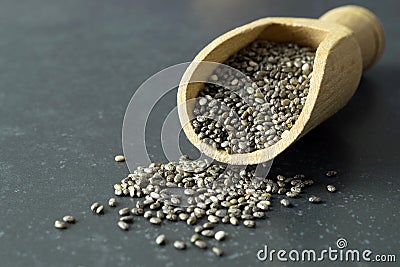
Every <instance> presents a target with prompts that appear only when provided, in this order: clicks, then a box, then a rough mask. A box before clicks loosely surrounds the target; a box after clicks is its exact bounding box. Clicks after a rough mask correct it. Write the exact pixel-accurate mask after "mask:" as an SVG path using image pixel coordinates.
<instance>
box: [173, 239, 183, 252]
mask: <svg viewBox="0 0 400 267" xmlns="http://www.w3.org/2000/svg"><path fill="white" fill-rule="evenodd" d="M174 247H175V248H176V249H179V250H184V249H185V248H186V244H185V242H183V241H180V240H177V241H175V242H174Z"/></svg>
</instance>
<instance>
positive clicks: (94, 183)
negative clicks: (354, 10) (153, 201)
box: [0, 0, 400, 266]
mask: <svg viewBox="0 0 400 267" xmlns="http://www.w3.org/2000/svg"><path fill="white" fill-rule="evenodd" d="M348 3H356V4H357V3H358V4H361V5H363V6H366V7H368V8H369V9H371V10H372V11H374V12H375V13H376V14H377V15H378V16H379V17H380V18H381V20H382V22H383V25H384V27H385V30H386V34H387V46H386V50H385V53H384V55H383V57H382V59H381V60H380V62H379V63H378V64H377V65H375V66H374V67H373V68H372V69H370V70H368V71H367V72H366V73H365V74H364V75H363V78H362V81H361V85H360V88H359V90H358V91H357V93H356V95H355V96H354V98H353V99H352V100H351V101H350V103H349V104H348V106H346V107H345V108H344V109H343V110H341V111H340V112H338V113H337V114H336V115H334V116H333V117H332V118H330V119H329V120H327V121H326V122H324V123H323V124H322V125H320V126H319V127H318V128H316V129H315V130H313V131H312V132H310V133H309V134H308V135H307V136H305V137H304V138H303V139H301V140H300V141H299V142H297V143H296V144H294V145H293V146H292V147H290V148H289V149H288V150H287V151H285V152H284V153H282V154H281V155H280V156H279V157H278V158H277V159H276V160H275V163H274V166H273V168H274V171H276V172H278V171H281V172H283V173H285V174H287V175H291V174H296V173H305V174H307V175H308V176H310V177H312V178H313V179H315V180H316V185H315V186H314V187H312V188H310V189H309V190H307V193H310V194H318V195H320V196H321V197H322V198H323V199H324V200H325V201H324V203H323V204H321V205H310V204H308V203H307V202H306V199H305V198H302V199H298V200H296V201H295V202H294V203H295V207H294V208H291V209H286V208H283V207H281V206H280V205H279V204H276V203H275V204H274V206H273V210H272V211H271V212H270V213H269V217H270V218H269V219H268V220H265V221H262V222H259V223H258V226H257V228H256V229H254V230H249V229H244V228H243V227H237V228H234V227H226V230H227V231H228V232H229V234H230V236H229V239H230V241H229V242H225V243H223V244H222V245H221V246H222V247H223V249H224V250H225V251H226V253H227V255H226V257H223V258H221V259H218V258H216V257H215V256H214V255H212V254H211V253H210V252H204V251H200V250H198V249H195V248H193V247H190V248H189V249H188V250H187V251H186V252H181V251H176V250H175V249H174V248H172V246H166V247H163V248H159V247H156V246H155V245H154V241H153V239H154V237H155V236H157V234H158V233H160V232H164V233H166V234H167V236H169V237H170V239H174V238H179V237H180V236H184V238H186V237H185V236H188V235H189V234H190V227H188V226H186V225H183V224H166V225H164V227H163V230H161V229H159V228H157V227H155V226H151V225H149V224H148V223H146V222H145V221H144V220H140V219H137V220H136V222H135V223H134V225H133V226H132V230H131V231H129V232H128V233H123V232H122V231H119V230H118V229H117V228H116V227H115V220H116V219H117V216H116V214H115V213H113V212H111V211H110V210H108V212H107V213H106V214H105V215H104V216H101V217H99V218H98V217H97V216H94V215H92V214H91V212H90V210H89V209H88V207H89V205H90V204H91V203H92V202H93V201H103V202H105V201H106V200H107V199H108V197H110V196H112V187H111V185H112V184H114V183H115V182H116V181H118V180H119V179H120V178H122V177H123V176H124V175H126V174H127V173H128V170H127V168H126V165H125V164H117V163H115V162H114V161H113V157H114V155H115V154H117V153H120V151H121V149H122V148H121V127H122V119H123V116H124V111H125V109H126V106H127V104H128V102H129V99H130V97H131V96H132V95H133V93H134V91H135V90H136V88H137V87H138V86H139V85H140V84H141V83H142V82H143V81H144V80H145V79H147V78H148V77H150V76H151V75H152V74H154V73H156V72H157V71H160V70H161V69H163V68H165V67H168V66H170V65H173V64H177V63H181V62H185V61H189V60H191V59H192V58H193V57H194V56H195V55H196V53H197V52H198V51H199V50H200V49H201V48H202V47H204V46H205V45H206V44H207V43H209V42H210V41H211V40H213V39H214V38H215V37H217V36H219V35H220V34H222V33H224V32H226V31H227V30H229V29H232V28H234V27H236V26H239V25H242V24H244V23H247V22H250V21H252V20H255V19H257V18H261V17H265V16H301V17H318V16H320V15H322V14H323V13H324V12H325V11H326V10H328V9H330V8H333V7H335V6H339V5H343V4H348ZM399 6H400V4H399V2H398V1H386V0H385V1H372V0H371V1H329V2H328V1H317V0H315V1H312V0H303V1H261V0H260V1H257V0H255V1H237V0H235V1H226V0H223V1H211V0H205V1H200V0H196V1H127V0H120V1H105V0H101V1H79V0H71V1H50V0H37V1H11V0H3V1H1V2H0V148H1V149H0V210H1V218H0V265H1V266H182V265H187V264H193V266H200V265H209V266H262V265H266V264H267V262H263V263H261V262H258V261H257V259H256V252H257V251H258V250H259V249H262V248H263V246H264V244H267V245H268V246H269V247H270V248H273V249H281V248H284V249H287V250H290V249H302V248H303V249H304V248H314V249H317V250H318V249H323V248H327V246H332V247H335V242H336V240H337V238H339V237H344V238H346V239H347V241H348V244H349V247H350V248H357V249H360V250H363V249H371V250H373V251H374V253H392V254H393V253H394V254H397V257H400V254H399V248H400V243H399V239H400V234H399V230H398V225H399V214H400V208H399V200H400V198H399V173H400V167H399V161H400V156H399V147H400V146H399V141H398V140H399V134H400V126H399V119H400V109H399V106H398V101H399V97H400V90H399V86H398V80H399V78H398V77H399V74H400V72H399V70H400V67H399V64H398V59H399V52H400V46H399V43H400V42H399V41H400V40H399V39H400V34H399V33H400V32H399V28H400V20H399V18H398V14H397V10H398V9H399ZM174 101H175V95H174V93H173V92H172V93H171V94H168V95H167V96H166V97H165V98H163V99H162V101H160V103H159V105H157V109H158V110H159V111H160V112H168V111H169V110H171V109H172V108H173V107H174V105H175V104H174ZM160 114H162V113H160ZM154 117H155V119H154V120H153V121H152V123H151V125H150V126H149V127H150V128H149V130H150V131H152V130H154V131H155V132H156V131H157V129H159V127H160V123H162V120H161V119H160V118H157V116H154ZM152 127H153V128H152ZM157 127H158V128H157ZM147 142H148V143H147V144H148V146H149V150H150V156H151V158H152V160H154V161H164V160H165V158H164V157H163V156H162V153H161V152H162V150H161V148H160V143H159V138H158V137H157V136H156V135H151V136H149V137H148V140H147ZM182 143H183V150H184V151H186V152H188V153H190V154H193V155H196V151H195V149H194V148H193V147H192V146H191V145H190V144H188V143H187V141H185V140H183V141H182ZM143 156H144V155H137V157H138V159H137V160H138V161H140V160H142V159H143ZM331 168H334V169H338V170H339V171H340V175H339V176H338V177H337V178H331V179H329V178H326V177H324V175H323V174H324V172H325V171H326V170H328V169H331ZM330 182H333V183H334V184H335V185H337V188H338V192H337V193H335V194H329V193H327V192H326V191H325V190H324V187H325V186H326V184H327V183H330ZM120 201H121V203H122V204H124V205H131V206H132V205H133V202H132V201H131V200H130V199H122V200H120ZM69 213H70V214H73V215H75V216H76V217H77V220H78V223H77V224H76V225H72V226H71V227H70V228H69V229H68V230H66V231H58V230H56V229H54V227H53V222H54V220H55V219H57V218H60V217H62V216H63V215H65V214H69ZM272 265H279V264H278V263H277V262H276V261H275V262H273V263H272Z"/></svg>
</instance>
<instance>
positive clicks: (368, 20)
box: [319, 5, 385, 70]
mask: <svg viewBox="0 0 400 267" xmlns="http://www.w3.org/2000/svg"><path fill="white" fill-rule="evenodd" d="M319 19H320V20H322V21H326V22H334V23H337V24H340V25H343V26H346V27H347V28H349V29H350V30H352V31H353V33H354V36H355V38H356V40H357V42H358V44H359V46H360V48H361V54H362V60H363V69H364V70H365V69H368V68H369V67H371V66H372V65H373V64H374V63H376V62H377V61H378V59H379V58H380V56H381V55H382V52H383V48H384V46H385V33H384V30H383V26H382V24H381V23H380V21H379V19H378V18H377V17H376V16H375V15H374V14H373V13H372V12H371V11H369V10H368V9H366V8H364V7H360V6H353V5H349V6H342V7H338V8H334V9H332V10H329V11H328V12H326V13H325V14H324V15H322V16H321V17H320V18H319Z"/></svg>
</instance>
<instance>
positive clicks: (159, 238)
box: [156, 235, 166, 245]
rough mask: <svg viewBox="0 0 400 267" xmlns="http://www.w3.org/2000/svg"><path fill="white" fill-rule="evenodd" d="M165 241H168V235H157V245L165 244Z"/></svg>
mask: <svg viewBox="0 0 400 267" xmlns="http://www.w3.org/2000/svg"><path fill="white" fill-rule="evenodd" d="M165 242H166V237H165V235H159V236H157V238H156V244H157V245H165Z"/></svg>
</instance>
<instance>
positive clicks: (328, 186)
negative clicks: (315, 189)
mask: <svg viewBox="0 0 400 267" xmlns="http://www.w3.org/2000/svg"><path fill="white" fill-rule="evenodd" d="M326 189H327V190H328V191H329V192H331V193H333V192H335V191H336V187H335V186H334V185H331V184H329V185H327V186H326Z"/></svg>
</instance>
